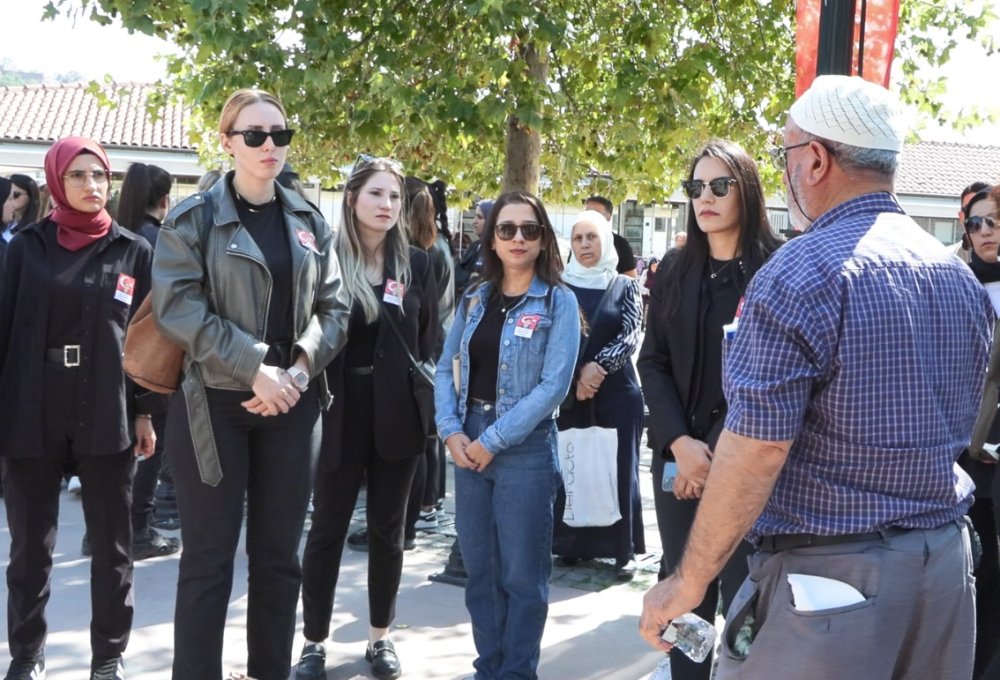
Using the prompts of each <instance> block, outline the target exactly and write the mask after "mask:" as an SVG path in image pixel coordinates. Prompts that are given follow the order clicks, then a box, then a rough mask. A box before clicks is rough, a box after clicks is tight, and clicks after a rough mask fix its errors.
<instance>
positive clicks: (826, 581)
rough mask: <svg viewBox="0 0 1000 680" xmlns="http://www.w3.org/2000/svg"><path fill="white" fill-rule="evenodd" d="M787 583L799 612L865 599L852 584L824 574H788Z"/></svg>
mask: <svg viewBox="0 0 1000 680" xmlns="http://www.w3.org/2000/svg"><path fill="white" fill-rule="evenodd" d="M788 585H790V586H791V587H792V606H794V607H795V609H796V610H798V611H800V612H814V611H819V610H821V609H836V608H837V607H849V606H851V605H852V604H858V603H859V602H864V601H865V596H864V595H862V594H861V593H860V592H859V591H858V589H857V588H855V587H854V586H852V585H850V584H848V583H844V582H843V581H838V580H837V579H833V578H826V577H824V576H813V575H811V574H789V575H788Z"/></svg>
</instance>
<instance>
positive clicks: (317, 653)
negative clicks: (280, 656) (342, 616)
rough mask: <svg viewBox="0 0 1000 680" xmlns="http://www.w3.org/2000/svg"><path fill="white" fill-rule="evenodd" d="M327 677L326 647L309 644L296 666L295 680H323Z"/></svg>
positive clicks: (306, 645) (303, 649) (303, 648)
mask: <svg viewBox="0 0 1000 680" xmlns="http://www.w3.org/2000/svg"><path fill="white" fill-rule="evenodd" d="M325 677H326V647H324V646H323V645H317V644H316V643H315V642H307V643H306V644H305V645H304V646H303V647H302V656H300V657H299V662H298V663H297V664H296V665H295V680H322V678H325Z"/></svg>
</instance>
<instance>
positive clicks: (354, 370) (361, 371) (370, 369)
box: [347, 366, 375, 375]
mask: <svg viewBox="0 0 1000 680" xmlns="http://www.w3.org/2000/svg"><path fill="white" fill-rule="evenodd" d="M347 372H348V373H350V374H351V375H371V374H372V373H374V372H375V367H374V366H348V367H347Z"/></svg>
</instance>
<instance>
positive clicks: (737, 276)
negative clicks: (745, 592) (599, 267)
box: [636, 140, 780, 680]
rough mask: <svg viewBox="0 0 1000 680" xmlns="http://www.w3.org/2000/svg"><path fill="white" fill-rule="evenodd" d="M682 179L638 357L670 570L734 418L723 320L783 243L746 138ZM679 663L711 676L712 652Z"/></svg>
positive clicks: (697, 160)
mask: <svg viewBox="0 0 1000 680" xmlns="http://www.w3.org/2000/svg"><path fill="white" fill-rule="evenodd" d="M683 187H684V191H685V193H686V194H687V196H688V198H689V202H688V219H687V229H686V231H687V234H688V239H687V244H686V245H685V246H684V247H683V248H679V249H675V250H671V251H669V253H668V255H667V256H666V257H665V258H664V259H663V261H662V262H660V265H659V268H658V270H657V273H656V281H655V284H654V288H653V291H652V294H651V296H650V303H649V318H648V322H647V328H646V337H645V339H644V341H643V344H642V349H641V351H640V353H639V359H638V361H637V364H636V365H637V368H638V369H639V376H640V378H641V382H642V391H643V394H644V396H645V399H646V405H647V406H648V408H649V437H648V439H649V445H650V448H652V449H653V465H652V471H653V497H654V501H655V504H656V519H657V524H658V525H659V530H660V538H661V540H662V543H663V563H662V565H661V568H660V578H661V579H662V578H665V577H666V575H667V574H668V573H669V572H671V571H672V570H673V569H675V568H676V567H677V565H678V563H679V562H680V558H681V554H682V553H683V550H684V544H685V542H686V540H687V535H688V532H689V531H690V529H691V524H692V522H693V521H694V515H695V512H696V511H697V509H698V498H700V497H701V492H702V489H703V488H704V484H705V479H706V477H707V476H708V470H709V467H710V466H711V463H712V447H714V446H715V442H716V440H717V439H718V437H719V434H720V433H721V431H722V427H723V424H724V421H725V416H726V400H725V397H724V396H723V393H722V340H723V332H724V331H723V326H724V325H726V324H729V323H731V322H732V321H733V319H734V317H735V316H736V314H737V310H738V308H739V303H740V300H741V298H742V297H743V294H744V292H745V291H746V287H747V284H748V283H749V282H750V279H751V278H752V277H753V275H754V274H755V273H756V272H757V270H758V269H760V267H761V266H762V265H763V264H764V262H765V261H766V260H767V258H768V256H770V254H771V253H772V252H774V250H775V249H776V248H777V247H778V246H779V244H780V242H779V241H778V239H777V238H776V237H775V236H774V235H773V234H772V233H771V227H770V224H769V222H768V219H767V211H766V208H765V204H764V192H763V188H762V187H761V183H760V176H759V174H758V172H757V166H756V165H755V164H754V161H753V159H752V158H750V156H749V155H748V154H747V153H746V151H744V150H743V149H742V148H741V147H740V146H738V145H736V144H733V143H732V142H727V141H723V140H715V141H712V142H709V143H708V144H706V145H705V146H704V147H703V148H702V149H701V150H700V151H699V152H698V153H697V154H696V155H695V157H694V160H693V161H692V163H691V167H690V170H689V172H688V178H687V180H686V181H685V182H684V183H683ZM665 469H667V470H670V472H669V473H667V474H665V472H664V470H665ZM671 478H672V481H671ZM664 486H666V487H667V488H666V489H664ZM748 554H749V546H748V545H747V544H742V546H741V547H740V548H739V549H737V551H736V553H735V554H734V555H733V556H732V558H730V560H729V563H728V565H727V566H726V568H725V569H724V570H723V571H722V574H721V576H720V577H719V579H718V580H717V582H716V583H715V585H713V586H711V587H710V588H709V589H708V592H707V593H706V595H705V599H704V601H703V602H702V603H701V605H700V606H699V607H697V608H696V609H695V610H694V611H695V613H696V614H698V615H699V616H701V617H702V618H704V619H707V620H709V621H713V620H714V619H715V612H716V605H717V603H718V599H719V596H720V594H721V597H722V601H723V611H725V610H726V609H728V607H729V603H730V601H731V600H732V598H733V597H734V596H735V594H736V592H737V590H738V589H739V587H740V585H741V583H742V582H743V579H744V578H745V577H746V574H747V563H746V557H747V555H748ZM670 667H671V677H673V678H674V679H675V680H694V679H697V680H708V677H709V674H710V672H711V669H712V659H711V657H709V659H707V660H706V661H704V662H702V663H700V664H696V663H694V662H692V661H690V660H689V659H688V658H687V657H685V656H683V654H681V653H680V652H679V651H674V652H671V654H670Z"/></svg>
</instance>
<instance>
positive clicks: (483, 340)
mask: <svg viewBox="0 0 1000 680" xmlns="http://www.w3.org/2000/svg"><path fill="white" fill-rule="evenodd" d="M501 297H503V305H501V304H500V303H501ZM523 297H524V296H523V295H519V296H517V297H514V298H510V297H506V296H501V295H500V294H499V292H494V293H493V294H492V295H490V299H489V300H488V301H487V302H486V311H485V312H484V313H483V318H482V320H481V321H480V322H479V325H478V326H476V330H475V331H473V333H472V337H471V338H469V399H482V400H483V401H496V399H497V368H498V366H499V364H500V338H501V336H502V335H503V327H504V324H505V323H506V322H507V314H509V313H510V311H511V310H512V309H513V308H514V307H516V306H517V305H518V303H519V302H520V301H521V298H523ZM503 310H506V311H503Z"/></svg>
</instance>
